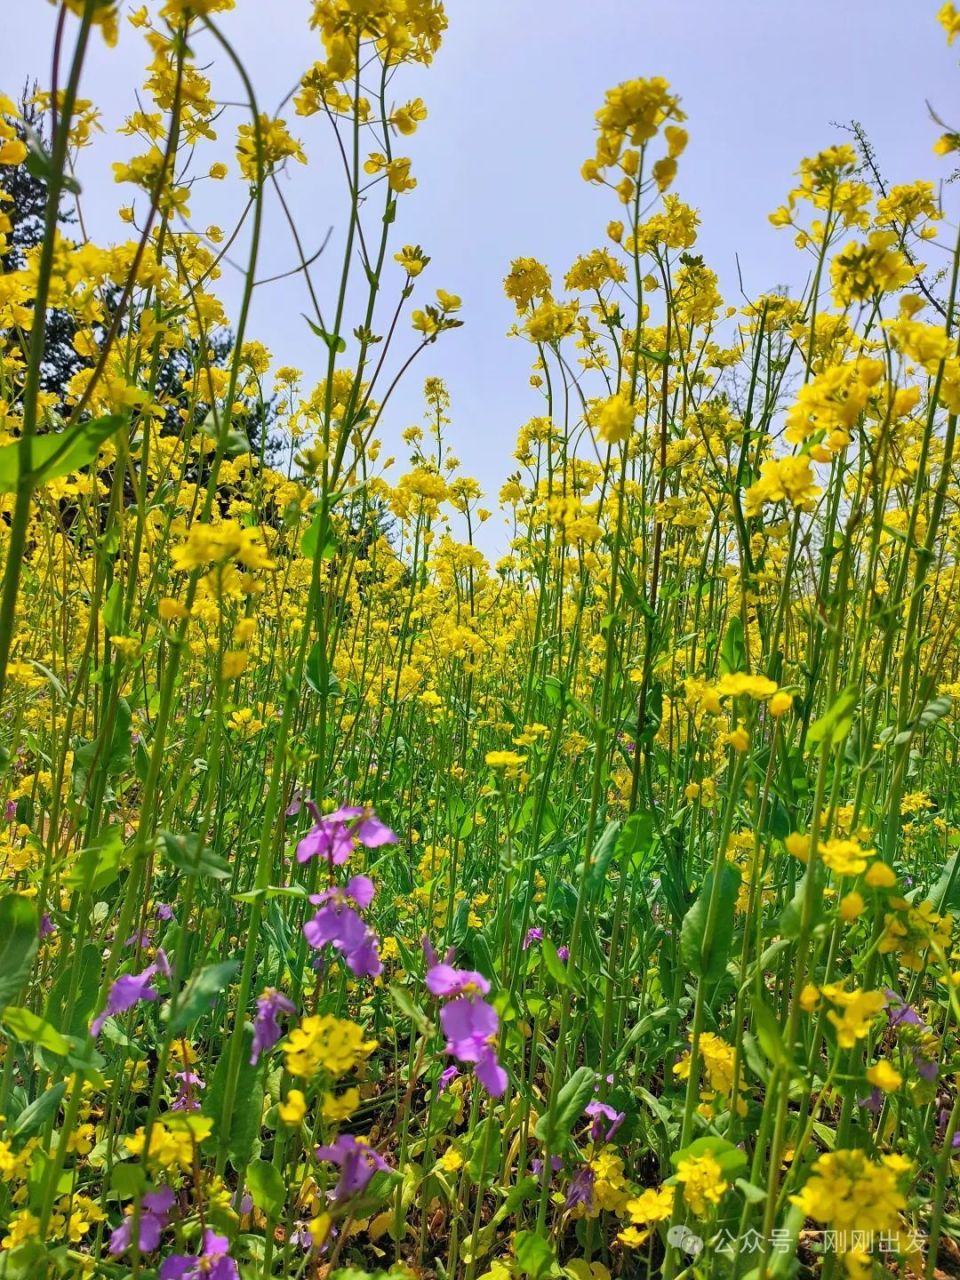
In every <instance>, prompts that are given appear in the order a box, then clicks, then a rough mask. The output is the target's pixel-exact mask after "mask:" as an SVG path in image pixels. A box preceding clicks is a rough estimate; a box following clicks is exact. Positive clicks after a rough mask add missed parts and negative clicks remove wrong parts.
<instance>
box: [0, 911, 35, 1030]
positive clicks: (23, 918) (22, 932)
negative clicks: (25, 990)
mask: <svg viewBox="0 0 960 1280" xmlns="http://www.w3.org/2000/svg"><path fill="white" fill-rule="evenodd" d="M39 941H40V924H39V921H38V920H37V908H36V904H35V903H34V902H33V901H32V900H31V899H30V898H25V897H24V896H23V895H22V894H19V893H7V894H5V895H4V896H3V897H2V898H0V1009H3V1008H4V1007H5V1006H6V1005H7V1004H8V1003H9V1002H10V1001H11V1000H12V999H13V997H14V996H15V995H17V994H18V993H19V991H20V989H21V987H22V986H23V984H24V983H25V982H26V980H27V978H29V976H30V970H31V968H32V967H33V957H34V956H35V955H36V954H37V946H38V944H39Z"/></svg>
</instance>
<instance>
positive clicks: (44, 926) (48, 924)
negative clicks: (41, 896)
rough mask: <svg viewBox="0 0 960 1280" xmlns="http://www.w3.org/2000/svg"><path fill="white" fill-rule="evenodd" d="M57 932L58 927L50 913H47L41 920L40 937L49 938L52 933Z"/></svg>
mask: <svg viewBox="0 0 960 1280" xmlns="http://www.w3.org/2000/svg"><path fill="white" fill-rule="evenodd" d="M56 932H57V926H56V925H55V924H54V923H53V920H52V918H51V916H50V912H49V911H45V912H44V913H43V916H42V917H41V920H40V937H41V938H49V937H50V935H51V933H56Z"/></svg>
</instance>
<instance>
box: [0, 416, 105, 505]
mask: <svg viewBox="0 0 960 1280" xmlns="http://www.w3.org/2000/svg"><path fill="white" fill-rule="evenodd" d="M126 421H127V420H126V418H124V417H121V416H120V414H117V413H112V414H109V415H107V417H104V418H93V419H91V421H90V422H84V423H82V424H81V425H80V426H79V427H74V428H73V429H72V430H70V431H49V432H47V434H46V435H42V436H34V438H33V448H32V452H31V458H30V461H31V465H32V467H33V470H32V472H31V473H30V474H31V479H32V481H33V483H34V484H35V485H39V484H46V482H47V481H48V480H54V479H56V477H57V476H68V475H70V473H71V472H73V471H79V469H80V468H81V467H85V466H86V465H87V463H89V462H92V461H93V459H94V458H95V457H96V456H97V453H98V451H99V449H100V446H101V445H102V444H103V442H104V441H105V440H107V439H109V437H110V436H112V435H115V434H116V432H118V431H119V430H120V428H121V427H122V426H125V425H126ZM61 450H62V453H61V452H60V451H61ZM19 480H20V445H19V442H17V441H14V442H13V444H5V445H3V447H2V448H0V493H13V492H14V490H15V489H16V487H17V484H18V483H19Z"/></svg>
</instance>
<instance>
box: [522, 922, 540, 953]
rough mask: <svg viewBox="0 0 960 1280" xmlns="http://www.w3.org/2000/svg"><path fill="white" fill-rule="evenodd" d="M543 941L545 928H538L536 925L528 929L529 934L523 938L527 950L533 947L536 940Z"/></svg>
mask: <svg viewBox="0 0 960 1280" xmlns="http://www.w3.org/2000/svg"><path fill="white" fill-rule="evenodd" d="M542 941H543V930H542V929H538V928H537V927H536V926H534V927H533V928H532V929H528V930H527V936H526V937H525V938H524V940H523V950H524V951H526V950H527V948H528V947H532V946H533V944H534V943H535V942H542Z"/></svg>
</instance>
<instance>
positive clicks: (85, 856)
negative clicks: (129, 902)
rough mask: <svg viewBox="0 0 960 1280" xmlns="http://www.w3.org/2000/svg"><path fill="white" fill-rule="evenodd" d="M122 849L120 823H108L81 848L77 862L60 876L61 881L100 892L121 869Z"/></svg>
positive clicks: (81, 890) (122, 863) (93, 891)
mask: <svg viewBox="0 0 960 1280" xmlns="http://www.w3.org/2000/svg"><path fill="white" fill-rule="evenodd" d="M125 852H126V851H125V850H124V847H123V835H122V833H121V831H120V827H119V826H118V825H114V826H112V827H107V829H106V830H105V831H103V832H101V834H100V835H99V836H98V837H97V839H96V840H94V842H93V844H91V845H88V846H87V848H86V849H81V851H80V853H79V854H78V856H77V860H76V862H75V863H74V864H73V866H72V867H71V868H70V870H69V871H68V872H67V873H66V875H65V876H64V877H63V880H64V883H65V884H67V885H69V887H70V888H71V889H78V890H79V891H80V892H81V893H100V891H101V890H103V889H106V888H107V886H108V885H111V884H113V882H114V880H116V878H117V877H118V876H119V874H120V872H121V871H122V870H123V867H124V863H125V861H126V859H125V857H124V854H125Z"/></svg>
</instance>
